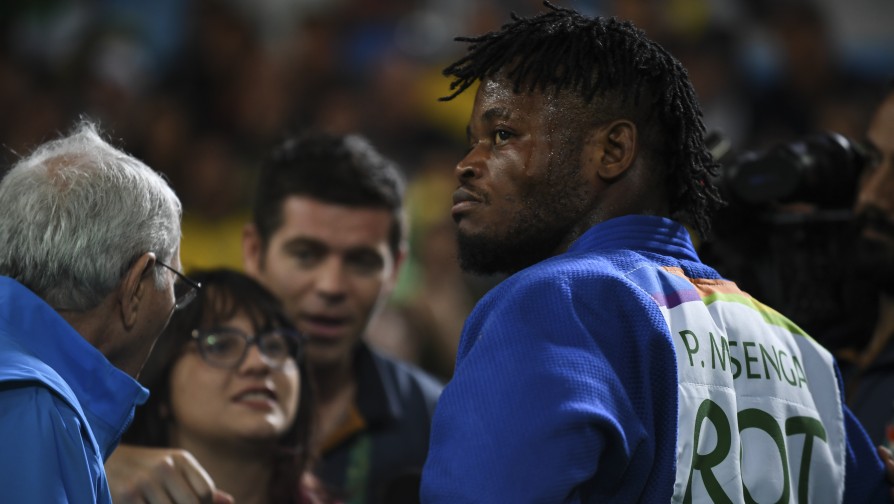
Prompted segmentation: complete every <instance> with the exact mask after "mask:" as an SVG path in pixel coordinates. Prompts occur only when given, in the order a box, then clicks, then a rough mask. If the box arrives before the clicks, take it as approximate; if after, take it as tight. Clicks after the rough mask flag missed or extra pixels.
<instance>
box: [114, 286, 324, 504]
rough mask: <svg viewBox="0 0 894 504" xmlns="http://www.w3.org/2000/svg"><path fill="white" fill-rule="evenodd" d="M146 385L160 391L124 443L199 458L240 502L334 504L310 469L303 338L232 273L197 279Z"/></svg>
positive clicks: (274, 305) (258, 289)
mask: <svg viewBox="0 0 894 504" xmlns="http://www.w3.org/2000/svg"><path fill="white" fill-rule="evenodd" d="M190 276H191V278H192V280H193V281H194V283H195V284H197V285H201V288H200V289H198V288H197V289H195V292H196V294H195V298H194V299H193V300H192V302H191V303H188V304H186V305H184V306H182V307H181V308H180V309H178V310H177V311H175V312H174V314H173V316H172V318H171V322H170V324H169V325H168V328H167V329H166V331H165V333H164V334H163V335H162V336H161V337H160V338H159V340H158V344H157V345H156V348H155V349H154V350H153V352H152V355H151V356H150V358H149V361H148V362H147V364H146V367H145V368H144V369H143V372H142V374H141V378H140V381H141V382H142V383H143V385H144V386H146V387H147V388H149V389H150V390H151V391H152V395H151V396H150V398H149V401H148V402H147V403H146V405H145V406H143V407H142V408H138V409H137V413H136V417H135V418H134V422H133V424H132V425H131V427H130V429H129V430H128V431H127V432H126V433H125V435H124V438H123V442H124V443H131V444H136V445H142V446H155V447H171V448H181V449H184V450H186V451H188V452H190V453H191V454H192V455H193V456H194V457H195V458H196V460H197V461H198V462H199V464H201V466H202V467H204V469H205V470H206V471H207V472H208V475H209V476H211V478H212V479H213V480H214V482H215V483H216V484H217V486H218V488H220V489H222V490H224V491H226V492H227V493H229V494H231V495H232V496H233V497H234V498H235V501H236V502H239V503H249V504H250V503H273V502H275V503H305V504H316V503H324V502H330V501H329V500H327V497H326V496H325V492H323V491H322V490H321V489H320V488H319V484H318V483H317V480H316V479H315V478H313V476H312V475H311V474H310V472H309V467H308V465H309V452H308V442H309V438H310V431H309V429H310V425H311V415H312V409H311V387H310V383H309V382H308V378H307V377H308V373H307V370H306V366H305V365H304V359H303V354H302V346H303V340H302V337H301V336H300V335H299V334H298V333H297V332H296V331H295V329H294V327H293V326H292V324H291V322H290V321H289V320H288V318H287V317H286V316H285V315H284V314H283V313H282V311H281V308H280V305H279V302H278V301H277V300H276V298H274V297H273V296H272V295H271V294H270V293H269V292H267V291H266V290H265V289H264V288H263V287H262V286H260V285H259V284H258V283H256V282H255V281H254V280H252V279H250V278H249V277H247V276H245V275H243V274H241V273H237V272H234V271H229V270H214V271H207V272H201V273H198V274H196V275H190Z"/></svg>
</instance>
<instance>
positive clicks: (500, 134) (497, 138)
mask: <svg viewBox="0 0 894 504" xmlns="http://www.w3.org/2000/svg"><path fill="white" fill-rule="evenodd" d="M510 138H512V133H510V132H508V131H506V130H501V129H498V130H496V131H494V145H500V144H502V143H504V142H506V141H507V140H509V139H510Z"/></svg>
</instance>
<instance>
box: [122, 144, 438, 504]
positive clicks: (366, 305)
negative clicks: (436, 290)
mask: <svg viewBox="0 0 894 504" xmlns="http://www.w3.org/2000/svg"><path fill="white" fill-rule="evenodd" d="M403 192H404V180H403V178H402V175H401V174H400V172H399V170H398V168H397V166H396V165H395V164H393V163H392V162H391V161H390V160H388V159H386V158H384V157H383V156H382V155H381V154H379V153H378V152H377V151H376V150H375V149H374V148H373V146H372V145H371V144H370V143H369V142H368V141H367V140H366V139H364V138H363V137H361V136H357V135H348V136H331V135H325V134H309V133H308V134H304V135H301V136H298V137H295V138H292V139H290V140H288V141H286V142H284V143H283V144H282V145H281V146H279V147H278V148H277V149H275V151H274V152H273V155H272V156H271V158H270V159H269V160H267V162H266V163H265V164H264V166H263V167H262V170H261V174H260V177H259V179H258V188H257V192H256V195H255V206H254V211H253V214H254V218H253V221H252V223H250V224H248V225H247V226H246V229H245V232H244V236H243V252H244V261H245V270H246V272H247V273H248V274H249V275H251V276H253V277H254V278H256V279H258V280H259V281H260V282H261V283H262V284H263V285H264V286H265V287H267V288H268V289H269V290H270V291H271V292H273V293H274V294H275V295H276V296H277V297H278V298H279V299H280V300H281V301H282V303H283V306H284V307H285V309H286V311H287V312H288V313H289V314H290V316H291V317H292V318H293V320H294V322H295V325H296V326H297V327H298V328H299V329H300V330H301V331H302V332H303V333H305V334H306V335H307V336H308V337H309V341H308V348H307V352H308V353H307V359H308V361H309V363H310V366H311V369H310V371H311V374H312V376H313V378H314V382H315V385H316V398H315V399H316V404H315V406H316V409H317V411H316V416H317V418H318V421H317V422H316V424H315V428H314V437H315V442H314V445H315V446H314V447H313V448H314V449H315V452H317V454H318V455H319V459H320V463H319V464H318V467H317V472H318V474H319V475H320V477H321V479H322V480H323V481H324V482H325V483H326V484H327V485H328V486H329V487H330V489H331V490H333V491H334V493H335V494H336V496H337V497H339V498H343V500H344V502H345V503H371V504H386V503H387V504H404V503H408V504H409V503H414V502H418V495H419V481H420V477H421V472H422V465H423V463H424V461H425V456H426V453H427V449H428V438H429V427H430V423H431V417H432V414H433V411H434V407H435V403H436V402H437V399H438V396H439V394H440V392H441V388H442V385H441V384H440V383H439V382H438V381H437V380H435V379H434V378H433V377H431V376H429V375H427V374H426V373H424V372H422V371H421V370H419V369H417V368H415V367H412V366H410V365H406V364H404V363H401V362H399V361H396V360H393V359H390V358H387V357H385V356H383V355H380V354H379V353H377V352H376V351H374V350H373V349H371V348H370V347H369V346H368V345H367V344H366V343H365V342H364V341H363V335H364V333H365V331H366V329H367V327H368V326H369V324H370V322H371V320H372V319H373V318H374V317H375V316H376V315H377V313H378V311H379V310H380V309H381V308H382V306H383V305H384V303H385V302H386V301H387V298H388V296H389V295H390V293H391V290H392V289H393V287H394V285H395V282H396V280H397V273H398V269H399V267H400V264H401V261H402V260H403V257H404V254H405V251H406V236H405V228H406V226H405V222H404V219H405V215H404V211H403ZM137 450H142V451H140V452H137ZM119 451H120V452H121V453H117V452H116V454H115V455H114V456H113V457H112V459H111V460H110V463H109V464H108V465H109V472H110V480H111V484H112V489H113V491H115V492H117V496H119V497H121V500H122V501H124V502H130V501H131V500H134V501H140V499H142V498H143V497H148V495H149V494H150V493H151V494H152V495H153V496H157V497H156V499H157V500H152V502H176V503H179V502H184V503H186V502H194V501H193V500H191V499H194V496H201V497H209V496H210V495H211V494H212V490H213V483H212V482H210V480H209V479H208V478H207V476H204V477H203V476H202V473H203V471H202V470H201V468H200V467H198V465H197V464H196V463H195V461H194V460H192V459H191V458H190V457H189V455H188V454H186V453H183V452H181V451H178V450H156V451H154V452H147V451H146V450H145V449H137V448H131V447H128V448H126V449H125V450H119ZM147 489H148V491H147ZM216 498H217V499H218V500H217V502H225V500H224V498H223V497H221V496H220V494H219V493H218V494H217V497H216ZM116 502H117V500H116Z"/></svg>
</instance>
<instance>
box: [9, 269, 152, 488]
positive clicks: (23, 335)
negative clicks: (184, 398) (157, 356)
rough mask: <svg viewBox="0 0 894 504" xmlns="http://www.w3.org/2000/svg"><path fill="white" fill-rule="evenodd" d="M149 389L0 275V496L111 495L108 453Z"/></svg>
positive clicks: (13, 283) (147, 394)
mask: <svg viewBox="0 0 894 504" xmlns="http://www.w3.org/2000/svg"><path fill="white" fill-rule="evenodd" d="M148 397H149V391H148V390H146V389H145V388H143V387H142V386H140V384H139V383H137V381H136V380H134V379H133V378H131V377H130V376H128V375H127V374H126V373H124V372H123V371H121V370H119V369H118V368H116V367H114V366H113V365H112V364H111V363H110V362H109V361H108V360H107V359H106V358H105V357H104V356H103V355H102V354H101V353H100V352H99V351H98V350H97V349H95V348H94V347H93V346H91V345H90V344H89V343H88V342H87V341H86V340H85V339H84V338H83V337H82V336H81V335H80V334H78V333H77V332H75V330H74V329H73V328H72V327H71V326H70V325H69V324H68V323H67V322H66V321H65V320H64V319H63V318H62V317H61V316H59V314H58V313H56V311H54V310H53V309H52V308H51V307H50V306H49V305H47V304H46V303H45V302H44V301H43V300H42V299H40V298H39V297H37V296H36V295H35V294H34V293H32V292H31V291H30V290H28V289H27V288H26V287H24V286H23V285H21V284H19V283H18V282H16V281H15V280H13V279H11V278H8V277H2V276H0V439H2V441H0V446H2V449H0V502H15V503H23V504H26V503H35V504H38V503H40V504H44V503H47V504H49V503H62V502H71V503H93V502H102V503H109V502H111V495H110V494H109V489H108V483H107V481H106V477H105V471H104V469H103V461H104V460H105V459H106V457H108V455H109V454H111V452H112V450H114V448H115V446H116V445H117V444H118V440H119V438H120V437H121V434H122V433H123V432H124V430H125V429H126V428H127V425H128V424H129V423H130V421H131V419H132V418H133V413H134V408H135V407H136V406H137V405H139V404H142V403H144V402H145V401H146V399H147V398H148Z"/></svg>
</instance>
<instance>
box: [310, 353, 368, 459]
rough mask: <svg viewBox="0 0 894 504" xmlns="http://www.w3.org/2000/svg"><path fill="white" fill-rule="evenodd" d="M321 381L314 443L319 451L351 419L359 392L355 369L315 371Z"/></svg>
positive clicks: (315, 378) (318, 385)
mask: <svg viewBox="0 0 894 504" xmlns="http://www.w3.org/2000/svg"><path fill="white" fill-rule="evenodd" d="M314 381H315V383H316V384H317V401H316V410H317V412H316V425H315V429H314V440H313V445H314V449H315V451H316V452H317V453H319V451H320V450H322V449H324V447H325V446H326V445H327V444H329V442H330V440H329V438H330V436H332V435H333V434H334V433H336V432H339V431H340V430H341V429H342V428H343V426H344V425H345V424H346V423H348V422H349V421H350V419H351V414H350V412H351V408H352V407H353V405H354V402H355V398H356V393H357V380H356V379H355V376H354V373H353V370H351V371H350V372H344V371H340V372H336V371H335V370H334V369H326V370H319V371H317V372H315V373H314Z"/></svg>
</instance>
